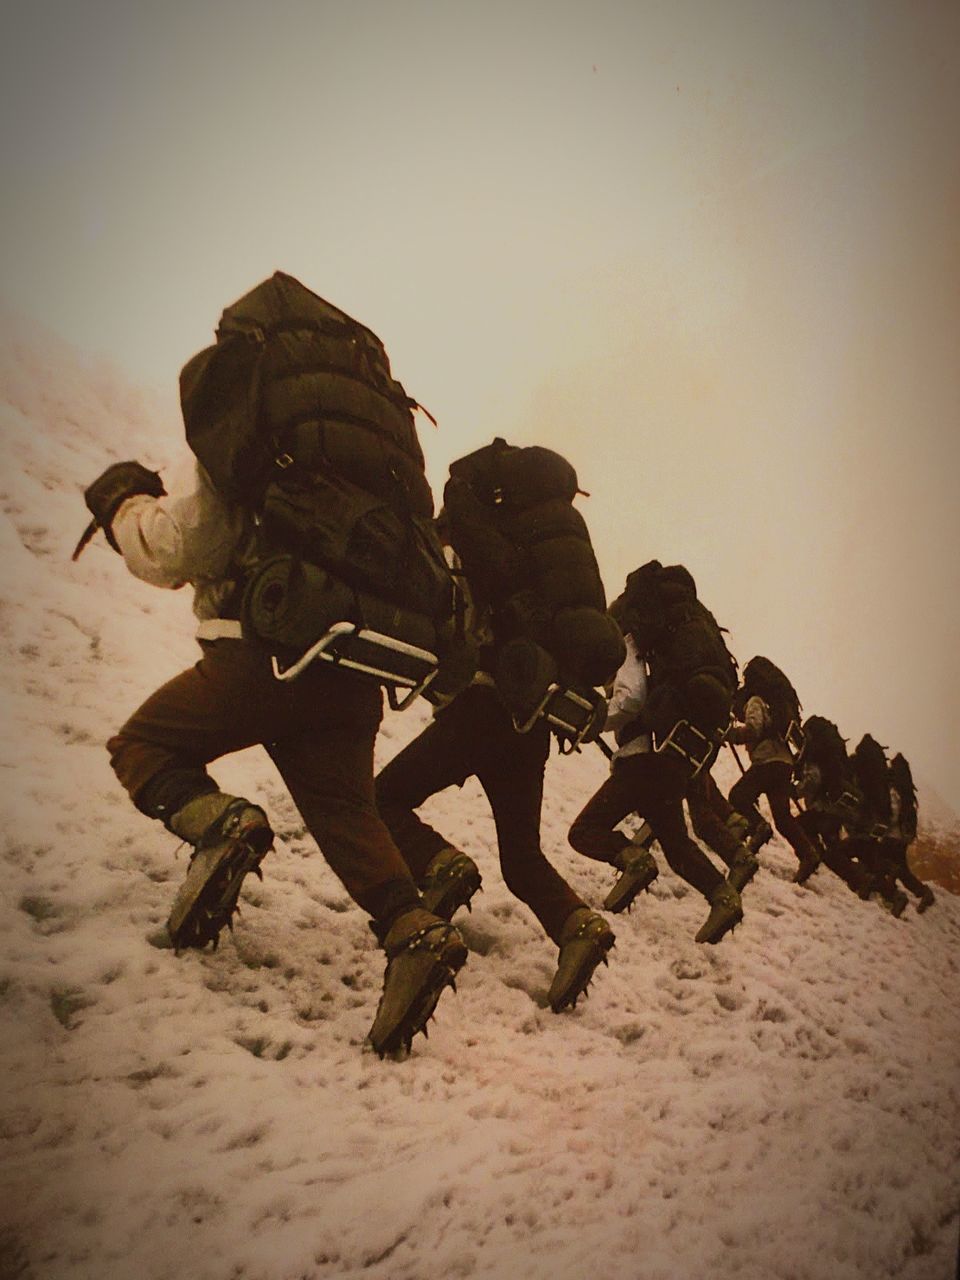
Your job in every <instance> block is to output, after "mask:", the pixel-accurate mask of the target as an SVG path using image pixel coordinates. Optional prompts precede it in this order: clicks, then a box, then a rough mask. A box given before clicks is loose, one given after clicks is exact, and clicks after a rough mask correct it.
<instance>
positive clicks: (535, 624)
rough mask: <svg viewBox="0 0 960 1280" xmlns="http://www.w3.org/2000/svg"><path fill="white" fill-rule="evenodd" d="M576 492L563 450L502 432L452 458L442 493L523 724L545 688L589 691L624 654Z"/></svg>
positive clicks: (510, 701) (499, 680) (499, 671)
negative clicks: (511, 440) (526, 443)
mask: <svg viewBox="0 0 960 1280" xmlns="http://www.w3.org/2000/svg"><path fill="white" fill-rule="evenodd" d="M580 492H582V491H581V490H580V489H579V487H578V484H577V475H576V472H575V470H574V469H573V467H572V466H571V465H570V463H569V462H568V461H567V460H566V459H565V458H563V457H561V456H560V454H558V453H555V452H553V450H551V449H545V448H540V447H538V446H531V447H527V448H519V447H516V446H513V445H509V444H507V442H506V441H505V440H503V439H500V438H497V439H496V440H494V441H493V443H492V444H490V445H486V446H485V447H484V448H482V449H478V450H477V451H476V452H475V453H472V454H469V455H468V456H467V457H465V458H461V459H460V460H459V461H457V462H454V463H453V464H452V465H451V467H450V478H449V480H448V481H447V484H446V487H445V489H444V514H445V517H446V519H447V522H448V526H449V531H450V542H451V545H452V547H453V549H454V551H455V552H456V554H457V556H458V558H459V559H460V562H461V564H462V566H463V571H464V573H465V575H466V578H467V581H468V582H469V583H470V586H471V589H472V590H473V591H474V593H475V595H476V596H477V599H478V602H480V603H481V604H483V605H485V606H488V607H489V609H490V611H491V618H492V626H493V632H494V637H495V648H496V655H495V671H494V676H495V681H496V684H497V688H498V690H499V692H500V695H501V697H502V699H503V701H504V703H505V704H506V706H507V707H508V708H509V709H510V710H511V711H512V712H513V713H514V714H515V717H516V718H517V719H519V720H521V721H522V720H524V719H525V718H526V717H527V716H528V715H529V714H530V713H531V712H532V711H534V710H535V708H536V707H537V706H538V705H539V703H540V701H541V700H542V697H543V695H544V693H545V692H546V690H547V689H548V688H550V687H552V686H553V685H557V686H562V687H563V688H565V689H570V690H574V691H576V692H578V693H579V694H587V693H588V691H590V690H593V689H594V688H595V687H596V686H598V685H602V684H604V683H606V682H607V681H608V680H610V679H612V677H613V675H614V674H615V673H616V671H617V669H618V668H619V666H620V665H621V663H622V662H623V659H624V657H625V656H626V650H625V647H624V643H623V637H622V635H621V634H620V630H619V628H618V626H617V624H616V622H615V621H614V620H613V619H612V618H611V617H610V615H609V614H608V613H607V612H606V597H605V594H604V589H603V583H602V581H601V578H600V571H599V569H598V567H597V561H596V557H595V555H594V551H593V546H592V544H591V542H590V534H589V532H588V530H587V526H586V523H585V521H584V519H583V517H582V515H581V514H580V512H579V511H578V510H577V509H576V507H575V506H574V505H573V500H574V498H575V496H576V495H577V494H578V493H580ZM548 718H549V717H548ZM594 727H596V726H594Z"/></svg>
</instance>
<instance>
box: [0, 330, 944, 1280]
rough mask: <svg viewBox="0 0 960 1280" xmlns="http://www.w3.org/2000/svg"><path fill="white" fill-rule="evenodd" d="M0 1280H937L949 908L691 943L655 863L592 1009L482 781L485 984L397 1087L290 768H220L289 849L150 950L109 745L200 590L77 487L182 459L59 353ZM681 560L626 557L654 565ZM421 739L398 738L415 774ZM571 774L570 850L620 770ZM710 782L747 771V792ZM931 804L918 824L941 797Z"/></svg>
mask: <svg viewBox="0 0 960 1280" xmlns="http://www.w3.org/2000/svg"><path fill="white" fill-rule="evenodd" d="M0 384H2V391H3V395H2V402H3V408H2V415H3V416H2V431H3V441H4V454H5V461H6V468H5V475H4V478H3V480H2V482H0V508H2V515H0V563H2V565H3V578H4V590H3V593H2V608H0V646H2V659H3V661H2V670H3V716H4V724H5V733H4V736H3V742H2V748H0V767H2V769H3V779H4V786H3V792H2V794H3V823H2V835H3V882H2V904H0V912H2V928H0V1068H2V1081H3V1089H2V1092H0V1143H2V1154H3V1159H2V1166H0V1170H2V1171H0V1276H3V1277H18V1278H20V1280H86V1278H87V1277H90V1278H91V1280H92V1278H94V1277H96V1280H130V1278H133V1277H136V1278H138V1280H173V1278H174V1277H177V1278H178V1280H179V1278H181V1277H190V1278H191V1280H302V1278H309V1280H313V1278H314V1277H316V1278H317V1280H320V1278H324V1280H326V1278H327V1277H338V1278H339V1277H360V1276H364V1277H369V1278H370V1280H387V1278H389V1280H434V1278H435V1277H437V1278H439V1277H443V1278H444V1280H456V1278H458V1277H463V1278H470V1280H472V1278H474V1277H476V1278H478V1280H479V1278H481V1277H483V1278H490V1280H506V1278H507V1277H517V1278H523V1277H526V1278H529V1280H548V1278H549V1280H587V1278H589V1280H606V1278H607V1277H611V1278H612V1277H617V1278H618V1280H619V1278H624V1280H687V1278H689V1280H694V1278H699V1277H701V1276H705V1275H706V1276H710V1277H711V1280H827V1278H830V1280H854V1278H857V1280H860V1278H864V1280H866V1278H869V1280H880V1278H881V1277H891V1278H892V1277H896V1278H897V1280H948V1277H952V1276H953V1275H954V1274H955V1267H956V1257H957V1231H958V1198H960V1197H958V1169H960V1158H958V1155H960V1140H958V1135H960V1069H958V1067H960V972H958V971H960V899H957V898H955V897H952V896H951V895H950V894H948V893H946V892H940V893H939V894H938V901H937V905H936V906H935V907H934V908H933V909H932V910H931V911H929V912H928V913H927V914H926V915H925V916H923V917H919V916H917V915H916V914H915V912H914V911H913V909H912V908H911V909H909V910H908V912H907V914H906V915H905V917H904V918H903V919H902V920H899V921H898V920H894V919H893V918H891V917H890V916H889V915H887V914H885V913H884V912H883V911H882V910H880V909H879V908H878V906H877V905H876V904H875V903H865V902H861V901H860V900H858V899H857V898H856V897H854V896H853V895H852V894H851V893H850V892H849V891H848V890H847V889H846V888H845V887H844V886H843V885H842V884H841V882H840V881H839V880H837V879H835V878H834V877H832V876H831V875H830V873H829V872H827V871H824V870H821V871H820V872H818V874H817V875H816V876H815V877H814V878H813V880H812V881H811V882H810V884H809V885H808V886H807V887H804V888H800V887H798V886H796V885H794V884H793V883H792V882H791V878H790V877H791V876H792V873H793V870H794V867H795V861H794V859H793V857H792V855H791V854H790V852H789V850H788V849H786V848H785V847H784V846H783V845H782V844H781V843H780V842H779V841H775V842H774V843H772V844H771V845H769V846H767V848H766V849H765V850H764V851H763V853H762V855H761V861H762V864H763V866H762V871H761V873H760V875H759V876H758V877H757V879H756V880H755V881H754V882H753V884H752V885H751V886H750V888H749V889H748V890H747V891H746V895H745V904H746V919H745V922H744V924H743V925H742V926H741V927H740V928H739V929H737V930H736V932H735V933H734V934H733V935H732V936H731V937H728V938H727V939H726V940H724V942H722V943H721V944H720V945H719V946H717V947H702V946H697V945H696V944H695V943H694V942H693V934H694V933H695V932H696V929H697V928H698V927H699V925H700V924H701V923H702V921H703V918H704V916H705V906H704V904H703V902H702V900H701V899H699V897H698V896H697V895H696V894H695V893H694V892H693V891H692V890H690V889H688V887H687V886H686V885H684V884H683V883H682V882H680V881H678V880H677V879H676V878H675V877H674V876H673V874H672V873H671V872H670V870H669V869H668V868H667V867H666V866H665V864H664V863H663V861H662V859H661V875H660V879H659V880H658V881H657V882H656V884H655V885H654V887H653V890H652V892H650V893H649V894H645V895H643V896H642V900H641V901H640V902H639V903H638V904H637V906H636V907H635V909H634V911H633V912H632V913H631V914H630V915H629V916H626V917H622V918H616V919H615V920H614V921H613V923H614V927H615V929H616V932H617V946H616V948H615V950H614V952H613V954H612V959H611V965H610V968H609V969H603V970H602V971H601V973H600V975H599V976H598V977H597V979H596V981H595V983H594V985H593V986H592V988H591V990H590V995H589V999H587V1000H585V1001H583V1000H581V1002H580V1003H579V1005H578V1007H577V1008H576V1010H575V1011H573V1012H571V1013H568V1014H564V1015H561V1016H559V1017H558V1016H554V1015H553V1014H552V1013H551V1012H550V1011H549V1009H548V1007H547V1004H546V992H547V988H548V986H549V982H550V978H551V976H552V973H553V970H554V967H555V963H556V952H555V948H554V947H553V945H552V944H551V943H550V942H549V941H548V940H547V939H545V938H544V937H543V935H542V934H541V933H540V931H539V929H538V926H537V924H536V922H535V920H534V919H533V918H532V916H531V915H530V914H529V912H527V911H526V909H525V908H524V907H523V906H522V905H521V904H520V903H518V902H517V901H516V900H514V899H513V898H512V897H511V896H510V895H509V894H508V893H507V891H506V890H505V889H504V887H503V885H502V882H501V880H500V876H499V871H498V868H497V863H496V854H495V840H494V833H493V826H492V822H491V820H490V816H489V811H488V809H487V807H486V804H485V801H484V799H483V797H482V794H481V793H480V791H479V789H478V788H477V787H476V786H475V785H474V784H472V783H470V784H468V785H467V786H466V787H464V788H463V790H462V791H457V790H454V791H451V792H448V793H445V794H443V795H442V796H439V797H437V798H436V799H434V800H433V801H431V802H430V804H429V806H428V808H427V812H428V814H429V816H430V818H431V820H432V821H434V823H435V824H436V825H438V826H439V827H440V828H441V829H442V830H443V831H444V832H445V833H446V834H447V835H448V836H449V837H450V839H451V841H452V842H453V843H456V844H458V845H459V846H461V847H462V848H464V849H465V850H467V851H468V852H469V853H470V854H472V855H473V856H474V857H475V858H476V860H477V861H478V863H479V864H480V866H481V869H482V871H483V874H484V878H485V891H484V892H483V893H482V894H481V895H479V898H478V900H477V906H476V909H475V910H474V912H473V913H472V915H466V916H465V917H464V920H463V933H464V936H465V938H466V940H467V942H468V944H469V947H470V950H471V955H470V959H469V961H468V964H467V966H466V968H465V970H464V972H463V974H462V975H461V979H460V981H459V984H458V985H459V994H458V995H456V996H454V995H452V994H450V993H448V994H446V995H445V996H444V997H443V999H442V1000H441V1003H440V1006H439V1010H438V1017H437V1019H436V1021H435V1022H434V1023H432V1024H431V1035H430V1038H429V1040H425V1039H423V1038H422V1037H419V1038H418V1039H417V1040H416V1041H415V1044H414V1050H413V1053H412V1055H411V1057H410V1058H409V1059H408V1060H407V1061H405V1062H390V1061H388V1062H380V1061H379V1060H378V1059H377V1058H376V1057H375V1056H374V1055H371V1054H370V1053H365V1052H364V1051H363V1049H362V1045H363V1040H364V1037H365V1035H366V1033H367V1030H368V1029H369V1026H370V1023H371V1021H372V1018H373V1014H374V1011H375V1008H376V1002H377V997H378V994H379V988H380V982H381V977H382V968H383V962H382V956H381V955H380V953H379V952H378V950H377V949H376V945H375V942H374V939H373V937H372V935H371V933H370V932H369V930H368V929H367V926H366V921H365V919H364V917H363V915H362V913H361V912H360V911H359V910H358V909H357V908H356V907H354V906H353V904H352V903H351V901H350V899H349V898H348V897H347V895H346V893H345V892H344V890H343V888H342V886H341V885H340V884H339V882H338V881H337V880H336V879H335V877H334V876H333V874H332V873H331V872H330V870H329V868H328V867H327V866H326V864H325V862H324V860H323V858H322V856H321V855H320V854H319V852H318V851H317V849H316V848H315V846H314V844H313V842H312V840H311V839H310V838H309V837H308V836H307V834H306V833H305V831H304V829H303V825H302V823H301V821H300V819H299V816H298V814H297V813H296V811H295V810H294V808H293V806H292V804H291V802H290V800H289V798H288V797H287V796H286V794H285V792H284V790H283V788H282V786H281V784H280V781H279V778H278V777H277V775H276V774H275V772H274V771H273V768H272V765H271V764H270V762H269V761H268V760H267V758H266V756H265V755H264V754H262V753H258V752H249V753H244V754H242V755H239V756H236V757H233V758H231V759H229V760H226V761H223V762H222V763H221V764H220V765H218V766H216V767H215V770H214V772H215V774H216V776H217V778H218V780H219V781H220V782H221V783H222V784H223V785H224V786H225V787H227V788H229V789H232V790H235V791H237V792H240V793H243V794H246V795H247V796H249V797H250V798H251V799H254V800H255V801H257V802H258V803H261V804H263V805H264V806H265V807H266V809H267V811H268V813H269V815H270V817H271V820H272V822H273V824H274V826H275V828H276V830H277V836H278V839H277V848H276V850H275V851H274V852H273V853H272V854H270V855H269V857H268V858H267V860H266V862H265V863H264V873H265V880H264V882H263V884H262V885H261V884H259V883H257V882H256V881H253V882H252V883H250V884H248V886H245V888H244V891H243V894H242V897H241V904H242V915H241V916H240V918H239V922H238V924H237V928H236V932H235V933H234V935H233V936H232V937H228V938H226V939H225V941H224V942H223V943H222V945H221V947H220V949H219V951H217V952H215V953H203V954H198V953H190V954H187V955H184V956H181V957H180V958H179V959H178V958H176V957H174V955H173V953H172V952H169V951H159V950H156V949H155V948H153V947H152V946H150V945H149V944H148V942H147V941H146V938H147V935H148V934H149V933H150V932H151V931H152V930H155V929H156V928H157V927H158V926H159V925H161V924H162V922H163V921H164V919H165V918H166V914H167V911H168V909H169V905H170V902H171V899H172V897H173V894H174V892H175V889H176V886H177V884H178V883H179V880H180V878H181V876H182V875H183V873H184V869H185V866H186V850H184V849H181V850H179V852H178V851H177V849H176V846H175V841H174V840H173V838H172V837H170V836H169V835H168V834H167V833H166V832H165V831H164V830H163V829H162V828H161V827H160V826H159V824H155V823H151V822H149V821H148V820H147V819H145V818H143V817H142V816H141V815H140V814H138V813H137V812H136V811H135V810H134V809H133V807H132V806H131V805H130V803H129V801H128V800H127V798H126V797H125V795H124V794H123V793H122V792H121V790H120V788H119V786H118V784H117V783H116V781H115V779H114V777H113V774H112V773H111V771H110V768H109V765H108V763H107V756H106V752H105V751H104V748H103V743H104V741H105V740H106V738H107V737H108V736H109V735H110V734H111V733H112V732H113V731H114V730H115V729H116V727H117V726H119V724H120V723H122V721H123V720H124V719H125V718H126V716H127V715H128V714H129V713H130V711H132V710H133V709H134V707H136V706H137V705H138V703H139V702H140V701H141V700H142V699H143V698H144V697H145V696H146V695H147V694H148V693H150V692H152V690H153V689H154V688H155V687H156V686H157V685H159V684H160V683H161V682H162V681H163V680H165V679H166V678H168V677H169V676H171V675H173V674H175V673H176V672H177V671H179V670H181V669H182V668H183V667H185V666H187V665H189V664H190V663H192V662H193V661H194V660H195V656H196V653H195V647H194V642H193V640H192V638H191V637H192V620H191V617H190V610H189V600H188V599H187V596H186V593H179V594H172V593H163V592H160V591H158V590H156V589H154V588H151V587H148V586H146V585H144V584H142V583H138V582H136V581H134V580H133V579H132V578H130V577H129V576H128V575H127V574H126V572H125V571H124V569H123V566H122V563H121V562H120V560H119V559H118V557H117V556H116V555H115V554H114V553H113V552H111V551H109V550H108V549H107V548H106V546H105V544H104V542H103V540H102V538H99V537H98V538H97V539H96V540H95V542H94V543H93V544H92V545H91V546H90V547H89V548H88V550H87V552H86V553H85V555H84V556H83V557H82V558H81V560H80V561H79V562H78V563H77V564H76V565H72V564H71V563H70V552H71V550H72V548H73V544H74V542H75V541H76V538H77V536H78V535H79V533H80V531H81V529H82V528H83V525H84V523H85V516H86V513H85V509H84V507H83V503H82V496H81V495H82V489H83V487H84V485H85V484H87V483H89V481H90V480H92V479H93V478H94V477H95V476H96V475H98V474H99V473H100V471H101V470H102V469H103V467H104V466H106V465H107V464H108V463H109V462H111V461H115V460H118V459H121V458H128V457H139V458H140V459H141V460H142V461H144V462H145V463H147V464H148V465H153V466H158V465H161V466H162V465H163V463H164V462H165V461H172V460H173V457H174V454H175V452H176V450H177V448H178V447H179V439H180V427H179V423H178V420H177V418H176V417H175V416H174V412H173V409H174V406H173V404H172V403H171V404H170V405H161V404H159V403H158V402H157V401H155V400H154V399H152V398H150V397H148V396H146V395H144V394H142V393H140V392H137V391H136V390H133V389H131V388H130V387H128V386H126V385H125V384H124V382H123V380H122V379H121V378H119V377H118V376H117V375H116V374H114V373H112V372H111V371H109V370H107V369H103V368H90V367H88V366H87V365H86V364H85V363H84V361H83V360H82V359H81V358H80V357H79V356H77V355H76V354H75V353H73V352H71V351H69V350H67V349H64V348H62V347H59V346H57V345H56V344H55V343H52V342H49V341H44V342H42V343H41V342H39V341H38V340H36V339H30V340H29V341H27V340H22V339H21V340H15V341H13V342H11V343H10V344H9V346H8V348H7V349H6V350H5V352H4V355H3V364H2V367H0ZM656 552H657V548H656V547H655V546H653V545H651V546H650V547H649V548H638V557H639V559H645V558H648V557H649V555H654V554H656ZM425 718H426V708H424V707H418V708H415V709H412V710H410V711H408V712H406V713H404V714H403V715H400V716H397V715H389V716H388V718H387V720H386V721H385V726H384V730H383V733H382V735H381V739H380V744H379V756H380V761H381V762H385V761H386V760H387V759H389V758H390V757H391V756H392V755H393V754H394V753H395V752H396V751H397V750H398V749H399V748H400V747H401V746H402V745H403V744H404V743H405V742H406V741H408V740H409V739H410V738H411V737H413V736H414V734H415V733H416V732H417V731H418V730H419V729H420V728H421V727H422V725H423V724H424V723H425ZM605 769H606V765H605V762H604V761H603V759H602V758H601V756H600V753H599V752H596V751H592V752H591V751H585V752H584V753H582V754H580V755H577V756H573V757H569V758H563V759H561V758H558V757H553V758H552V759H551V762H550V764H549V766H548V774H547V784H546V798H545V806H544V824H543V842H544V848H545V850H546V852H547V854H548V856H549V857H550V858H551V859H552V860H553V861H554V862H555V863H556V865H557V866H558V867H559V868H560V870H561V871H562V872H563V874H564V875H565V876H567V878H568V879H569V880H570V881H571V882H572V884H573V885H574V886H575V888H576V889H577V890H578V891H579V892H581V893H582V894H583V895H584V896H585V897H586V899H587V900H588V901H590V902H591V903H594V904H599V903H600V902H601V901H602V898H603V896H604V894H605V893H606V890H607V889H608V888H609V884H610V875H609V874H608V873H606V872H605V869H604V868H602V867H599V866H596V865H594V864H591V863H589V862H588V861H586V860H585V859H582V858H580V857H578V856H577V855H576V854H575V853H574V852H573V851H572V850H571V849H570V848H569V846H568V845H567V843H566V831H567V829H568V827H569V824H570V821H571V820H572V818H573V817H574V816H575V814H576V813H577V812H578V811H579V809H580V808H581V806H582V804H583V803H584V801H585V800H586V799H587V798H588V796H589V795H590V794H591V793H592V792H593V790H594V789H595V788H596V786H598V785H599V783H600V781H601V780H602V778H603V777H604V775H605ZM719 776H720V780H721V783H722V785H729V783H731V782H732V780H733V778H732V776H730V775H725V774H724V773H723V771H722V769H721V770H720V772H719ZM921 801H922V796H921Z"/></svg>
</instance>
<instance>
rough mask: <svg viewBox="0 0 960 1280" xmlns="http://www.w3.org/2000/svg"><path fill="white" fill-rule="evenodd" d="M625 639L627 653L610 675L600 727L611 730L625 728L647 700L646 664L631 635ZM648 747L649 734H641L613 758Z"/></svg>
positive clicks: (647, 749) (649, 743)
mask: <svg viewBox="0 0 960 1280" xmlns="http://www.w3.org/2000/svg"><path fill="white" fill-rule="evenodd" d="M624 641H625V643H626V646H627V656H626V659H625V660H624V663H623V665H622V666H621V668H620V670H619V671H618V672H617V674H616V675H615V676H614V678H613V693H612V694H611V695H610V698H609V700H608V702H607V720H606V723H605V724H604V726H603V727H604V729H612V730H613V731H614V732H616V731H617V730H619V729H625V728H626V727H627V725H629V724H630V722H631V721H632V720H636V718H637V716H638V715H639V714H640V712H641V711H642V710H643V708H644V706H645V705H646V701H647V664H646V663H645V662H644V660H643V659H642V658H641V657H640V654H639V653H638V652H637V646H636V645H635V644H634V641H633V637H632V636H629V635H627V636H624ZM651 747H652V741H651V738H650V734H649V733H641V734H638V735H637V736H636V737H635V738H631V739H630V741H629V742H627V743H625V744H624V745H623V746H622V747H621V748H620V749H619V750H618V751H616V752H615V753H614V755H613V759H614V760H622V759H623V758H624V757H625V756H635V755H640V754H641V753H642V752H646V751H649V750H650V749H651Z"/></svg>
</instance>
